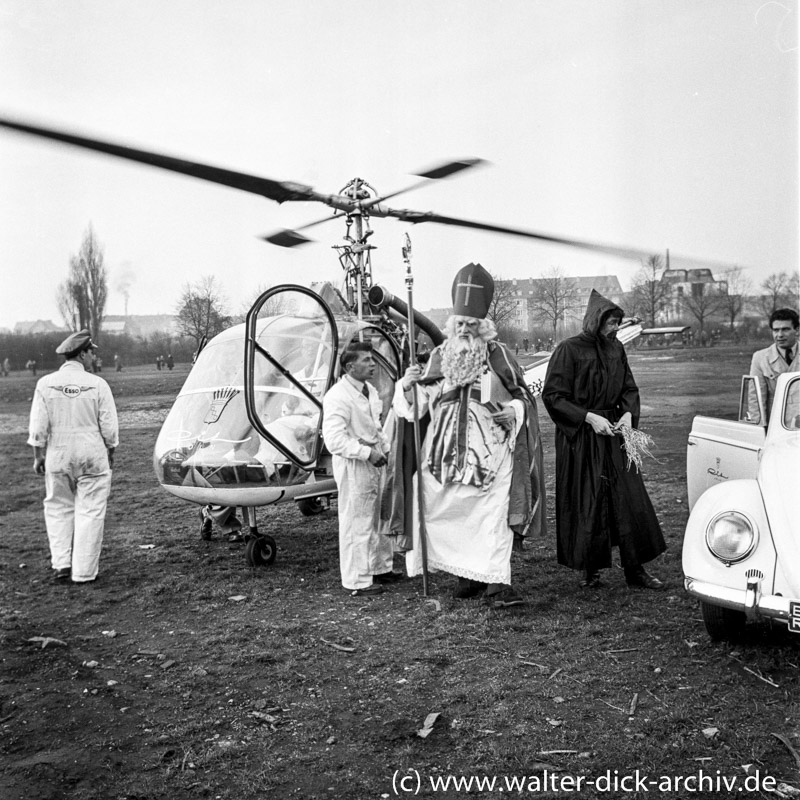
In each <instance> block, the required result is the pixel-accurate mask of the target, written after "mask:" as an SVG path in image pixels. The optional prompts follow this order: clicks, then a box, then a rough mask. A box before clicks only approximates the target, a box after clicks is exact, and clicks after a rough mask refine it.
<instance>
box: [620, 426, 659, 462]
mask: <svg viewBox="0 0 800 800" xmlns="http://www.w3.org/2000/svg"><path fill="white" fill-rule="evenodd" d="M617 432H618V433H619V434H620V435H621V436H622V447H623V448H624V450H625V455H626V456H627V457H628V469H630V468H631V464H635V465H636V471H637V472H641V470H642V461H643V460H644V457H645V456H648V457H649V458H655V456H654V455H653V453H652V451H651V449H650V448H651V447H652V446H653V445H654V444H655V442H654V441H653V437H652V436H650V435H649V434H647V433H645V432H644V431H640V430H637V429H636V428H631V427H630V426H628V425H623V426H622V427H620V428H619V429H618V431H617Z"/></svg>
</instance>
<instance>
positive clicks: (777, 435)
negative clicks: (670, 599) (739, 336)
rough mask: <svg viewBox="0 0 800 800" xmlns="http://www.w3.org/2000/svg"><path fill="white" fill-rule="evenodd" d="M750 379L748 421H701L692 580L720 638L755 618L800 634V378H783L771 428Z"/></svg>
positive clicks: (693, 467)
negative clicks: (782, 625) (782, 624)
mask: <svg viewBox="0 0 800 800" xmlns="http://www.w3.org/2000/svg"><path fill="white" fill-rule="evenodd" d="M766 420H767V417H766V415H765V414H764V403H763V398H762V396H761V389H760V387H759V386H758V381H757V380H756V379H755V378H753V377H748V376H745V377H744V378H743V379H742V394H741V400H740V406H739V419H738V420H724V419H715V418H712V417H695V419H694V422H693V424H692V432H691V434H690V436H689V444H688V447H687V458H686V477H687V486H688V491H689V508H690V510H691V515H690V516H689V521H688V523H687V525H686V535H685V537H684V541H683V573H684V576H685V586H686V590H687V591H688V592H689V594H691V595H693V596H694V597H697V598H698V599H699V601H700V608H701V611H702V615H703V621H704V622H705V625H706V629H707V630H708V633H709V635H710V636H711V638H713V639H725V638H731V637H733V636H735V635H736V634H737V633H738V632H739V631H741V629H742V628H743V627H744V624H745V622H746V621H747V620H754V621H755V620H761V619H771V620H778V621H781V622H784V623H786V624H787V625H788V627H789V630H790V631H792V632H794V633H800V373H786V374H784V375H781V376H780V377H779V378H778V382H777V386H776V390H775V399H774V403H773V406H772V413H771V415H770V419H769V422H768V423H767V421H766Z"/></svg>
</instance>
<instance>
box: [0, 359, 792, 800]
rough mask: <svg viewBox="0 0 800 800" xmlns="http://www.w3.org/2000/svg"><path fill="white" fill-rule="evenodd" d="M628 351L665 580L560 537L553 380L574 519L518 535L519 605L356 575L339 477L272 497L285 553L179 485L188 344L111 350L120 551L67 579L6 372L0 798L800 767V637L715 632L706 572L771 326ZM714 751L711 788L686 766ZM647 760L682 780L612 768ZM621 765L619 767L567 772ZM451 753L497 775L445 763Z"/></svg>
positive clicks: (398, 786)
mask: <svg viewBox="0 0 800 800" xmlns="http://www.w3.org/2000/svg"><path fill="white" fill-rule="evenodd" d="M631 363H632V367H633V370H634V374H635V376H636V378H637V380H638V382H639V384H640V387H641V389H642V395H643V404H644V408H643V414H642V422H641V427H642V428H643V429H644V430H646V431H647V432H648V433H650V434H651V435H652V436H653V438H654V439H655V441H656V451H655V456H656V459H655V460H652V461H650V462H648V464H647V470H646V479H647V485H648V488H649V491H650V493H651V497H652V499H653V502H654V504H655V506H656V509H657V511H658V514H659V518H660V520H661V522H662V525H663V528H664V532H665V536H666V539H667V542H668V546H669V550H668V552H667V553H666V554H665V555H664V556H662V557H661V558H660V559H658V561H657V562H656V563H655V564H654V565H653V571H654V572H655V573H656V574H658V575H659V576H661V577H663V578H664V579H665V580H666V581H667V583H668V588H667V591H665V592H661V593H654V592H647V591H643V590H635V589H629V588H627V587H626V585H625V583H624V578H623V576H622V572H621V570H619V569H614V570H612V571H610V573H611V574H608V575H606V576H605V586H604V588H602V589H600V590H596V591H594V590H588V591H587V590H582V589H580V588H579V585H578V576H577V575H576V574H575V573H572V572H571V571H569V570H566V569H564V568H561V567H559V566H558V565H557V564H556V560H555V547H554V540H553V532H552V531H553V528H552V508H553V506H552V490H553V485H552V475H553V428H552V425H551V424H550V422H549V420H547V417H546V413H545V412H544V410H543V409H542V408H540V417H541V420H542V427H543V437H544V442H545V446H546V472H547V476H548V489H549V491H550V492H551V497H550V498H549V499H550V503H549V509H550V512H551V520H550V522H551V530H550V533H549V534H548V535H547V536H546V537H543V538H541V539H535V540H530V541H528V543H527V546H526V549H525V550H524V552H523V553H521V554H519V555H518V556H516V557H515V562H514V565H513V570H514V581H515V585H516V586H517V587H518V588H519V590H520V591H521V592H522V593H523V594H524V595H525V597H526V601H527V602H526V604H525V605H524V606H522V607H520V608H518V609H510V610H506V611H492V610H490V609H488V608H487V607H486V606H485V605H484V604H483V603H482V602H481V601H480V600H479V599H476V600H468V601H456V600H454V599H452V598H451V596H450V589H451V588H452V586H453V584H454V579H453V578H452V577H450V576H447V575H441V574H440V575H434V576H432V580H431V591H430V593H429V597H428V598H424V597H423V596H422V589H421V581H420V580H419V579H414V580H410V581H405V582H403V583H401V584H399V585H397V587H396V588H392V589H391V591H389V592H387V593H386V594H384V595H382V596H380V597H378V598H376V599H373V600H370V599H364V598H351V597H349V596H348V595H346V594H345V593H344V592H343V591H342V589H341V588H340V583H339V576H338V563H337V541H336V529H337V528H336V513H335V501H334V503H333V506H332V507H331V508H330V509H329V510H327V511H325V512H324V513H323V514H321V515H320V516H317V517H303V516H301V514H300V513H299V511H298V510H297V509H296V508H295V507H293V506H280V507H277V508H271V509H261V510H260V511H259V524H260V527H261V529H262V530H263V531H265V532H269V533H271V534H273V535H274V536H275V537H276V539H277V540H278V547H279V550H278V558H277V561H276V563H275V564H274V565H272V566H271V567H267V568H257V569H254V568H251V567H249V566H248V565H247V564H246V562H245V558H244V553H243V547H242V545H240V544H231V543H228V542H227V541H225V540H224V539H223V538H221V537H220V536H219V535H215V536H214V538H213V539H212V540H211V541H203V540H201V539H200V537H199V535H198V515H197V509H196V507H193V506H188V505H186V504H185V503H182V502H181V501H179V500H177V499H176V498H174V497H172V496H171V495H169V494H167V493H166V492H165V491H164V490H163V489H161V488H160V487H159V486H158V484H157V482H156V480H155V477H154V473H153V469H152V463H151V461H152V449H153V445H154V443H155V438H156V435H157V432H158V428H159V425H160V423H161V421H162V420H163V418H164V417H165V416H166V412H167V409H168V408H169V405H170V403H171V400H172V398H173V397H174V395H175V393H176V392H177V390H178V388H179V387H180V385H181V383H182V381H183V379H184V378H185V376H186V369H185V368H181V367H180V366H179V367H178V369H176V371H175V372H171V373H157V372H155V370H154V369H153V368H151V369H145V368H141V369H139V370H130V371H128V370H126V371H125V372H124V373H120V374H114V373H110V374H108V375H107V376H105V377H107V378H108V380H109V383H110V384H111V387H112V390H113V392H114V394H115V397H116V399H117V404H118V408H119V411H120V419H121V426H122V431H121V439H122V442H121V445H120V448H119V451H118V454H117V461H116V468H115V472H114V479H113V489H112V498H111V501H110V505H109V512H108V518H107V525H106V541H105V545H104V550H103V556H102V560H101V574H100V577H99V578H98V580H97V582H96V583H94V584H88V585H84V586H79V585H78V586H72V585H66V586H64V585H56V584H55V583H53V582H52V579H51V571H50V564H49V556H48V549H47V543H46V538H45V532H44V523H43V516H42V507H41V500H42V495H43V482H42V479H41V478H39V477H37V476H35V475H34V474H33V473H32V470H31V464H32V458H31V453H30V448H29V447H27V446H26V445H25V439H26V427H27V414H28V408H29V398H30V396H31V394H32V389H33V385H34V379H33V378H32V377H31V376H27V375H20V374H15V375H12V376H11V377H10V378H6V379H2V380H0V442H1V443H2V449H0V466H2V474H3V475H5V476H6V485H5V486H4V489H3V493H2V499H0V583H2V589H1V591H0V610H1V612H2V616H1V618H0V663H1V664H2V666H1V667H0V670H1V671H0V732H1V733H2V736H1V738H0V798H2V800H18V799H19V800H21V798H31V799H32V800H57V799H59V798H76V799H77V798H80V800H89V799H90V798H91V799H92V800H100V799H101V798H115V799H117V800H156V799H157V798H158V799H161V798H163V799H164V800H167V799H168V800H181V799H182V798H197V797H209V798H220V800H223V799H224V800H227V799H228V798H230V799H231V800H233V799H236V800H246V799H247V798H263V797H275V798H292V797H297V798H352V799H353V800H362V798H363V800H367V798H382V797H394V796H398V795H405V794H415V795H417V796H420V797H434V796H436V797H449V798H456V797H481V798H499V797H504V796H507V795H508V794H509V793H514V794H517V795H522V796H530V797H534V796H535V797H564V796H574V797H586V798H590V797H618V798H624V797H630V798H633V797H645V796H647V795H648V794H649V795H651V796H652V795H653V794H659V795H660V796H664V797H674V798H684V797H689V796H691V797H716V796H719V795H720V794H722V793H723V790H722V789H718V788H714V785H713V779H716V780H717V784H716V786H717V787H719V785H720V783H719V782H720V780H721V779H722V778H726V779H728V780H731V779H733V778H735V779H736V780H737V781H738V783H737V784H736V788H733V789H731V790H730V791H733V792H742V793H743V794H756V795H761V796H764V797H779V796H781V795H779V794H775V793H774V792H764V791H757V790H755V789H753V790H752V791H751V789H752V788H753V786H754V785H755V784H754V783H753V779H754V777H755V776H760V777H764V776H771V777H773V778H775V779H776V782H781V781H782V782H785V783H786V784H789V785H791V786H795V787H800V761H798V760H796V757H795V751H797V750H800V723H798V710H799V708H798V688H799V687H800V668H799V666H798V665H800V637H798V636H794V635H792V634H788V633H786V632H783V631H781V630H773V629H771V628H769V627H765V626H752V627H748V630H747V632H746V634H745V636H744V637H743V638H742V640H741V641H739V642H736V643H735V644H725V643H714V642H711V641H710V639H709V638H708V636H707V635H706V632H705V629H704V627H703V624H702V622H701V620H700V615H699V610H698V608H697V606H696V604H695V603H694V601H692V600H691V599H690V598H688V597H687V596H686V594H685V592H684V591H683V586H682V573H681V567H680V550H681V541H682V536H683V530H684V526H685V523H686V518H687V509H686V485H685V458H686V439H687V435H688V433H689V430H690V427H691V421H692V417H693V416H694V415H695V414H698V413H701V414H706V415H710V416H728V417H732V416H734V414H735V410H736V404H737V398H738V387H739V376H740V375H741V374H742V373H743V372H745V371H746V369H747V365H748V363H749V352H744V351H740V350H737V349H734V348H713V349H710V350H686V351H680V350H662V349H653V350H652V351H651V350H645V349H642V350H639V351H634V352H633V353H632V355H631ZM397 567H398V568H399V567H401V563H400V561H399V559H398V562H397ZM431 714H438V715H439V716H438V717H436V718H435V720H434V721H432V725H429V726H428V727H429V728H431V730H429V734H428V735H425V736H421V735H420V733H419V732H420V731H421V730H423V729H424V728H425V727H426V726H425V721H426V718H428V715H431ZM429 721H431V720H429ZM615 770H616V771H617V772H616V773H615V772H614V771H615ZM637 770H638V773H637V772H636V771H637ZM701 772H702V773H703V774H705V775H706V776H710V777H709V780H712V785H711V788H710V789H708V788H707V789H706V790H703V789H702V786H703V785H705V786H706V787H708V785H709V784H701V788H700V790H699V791H692V792H690V791H689V790H688V789H687V791H684V790H683V789H681V788H680V787H675V779H676V778H680V779H686V778H691V777H692V776H694V777H697V776H698V775H700V774H701ZM635 774H636V775H638V776H639V777H640V779H642V777H643V776H645V777H647V779H649V780H657V779H661V780H662V783H660V784H659V787H660V791H658V792H657V791H656V784H653V783H650V784H648V785H646V789H647V790H646V791H645V789H644V788H642V787H643V786H645V784H642V783H640V784H638V786H637V785H635V784H633V783H632V782H629V783H625V784H619V783H618V784H614V783H613V781H614V780H617V781H618V782H619V780H621V779H622V778H623V777H625V776H633V775H635ZM603 775H608V778H609V785H608V791H601V789H599V788H595V789H592V790H585V791H580V792H576V791H575V790H574V789H573V790H572V792H571V793H569V792H565V791H556V790H555V789H554V788H553V785H552V784H548V783H547V780H548V777H547V776H550V779H552V778H553V776H559V777H561V778H564V777H569V776H572V777H573V778H574V779H576V780H577V779H578V778H580V777H581V776H583V777H584V778H585V777H587V776H591V777H594V778H597V777H598V776H603ZM449 776H454V777H456V778H463V779H464V781H466V780H467V779H472V780H473V783H471V784H469V785H468V784H467V783H465V782H464V783H461V784H459V785H456V784H455V783H452V782H451V783H450V784H449V788H444V784H440V785H439V788H437V787H436V782H437V781H440V780H441V781H445V780H446V779H447V778H448V777H449ZM509 776H511V777H514V776H516V777H517V778H524V779H525V782H524V784H523V788H522V789H520V790H519V791H515V792H512V790H511V789H509V788H508V786H509V784H507V783H500V781H501V780H508V778H509ZM748 777H749V778H750V779H751V783H750V784H749V785H748V786H746V785H745V783H744V782H745V780H746V779H748ZM476 778H479V779H486V780H488V779H491V778H494V779H495V784H494V786H493V787H492V786H491V785H490V784H489V783H483V784H478V783H475V782H474V780H475V779H476ZM663 779H669V780H671V781H672V782H671V783H669V784H665V783H663ZM417 781H419V783H417ZM537 781H538V782H537ZM686 786H687V787H688V784H686ZM695 788H697V786H696V785H695ZM784 796H789V795H786V794H784Z"/></svg>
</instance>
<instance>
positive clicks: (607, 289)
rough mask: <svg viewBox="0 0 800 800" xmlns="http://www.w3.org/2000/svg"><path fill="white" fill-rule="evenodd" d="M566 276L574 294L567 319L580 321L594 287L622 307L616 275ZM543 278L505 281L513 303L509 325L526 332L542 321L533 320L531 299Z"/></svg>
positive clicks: (623, 295)
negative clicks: (574, 301) (575, 297)
mask: <svg viewBox="0 0 800 800" xmlns="http://www.w3.org/2000/svg"><path fill="white" fill-rule="evenodd" d="M567 279H568V280H570V281H572V282H573V284H574V286H575V289H576V293H577V302H576V303H575V305H574V307H573V308H572V309H571V310H570V311H569V312H568V313H567V321H576V322H580V321H581V320H583V315H584V314H585V313H586V306H587V305H588V304H589V295H591V293H592V289H596V290H597V291H598V292H600V294H602V295H603V297H607V298H608V299H609V300H611V302H612V303H617V304H618V305H621V306H622V307H623V308H624V300H625V292H624V291H623V290H622V286H620V282H619V280H618V278H617V276H616V275H591V276H588V277H576V278H572V277H568V278H567ZM546 280H548V279H547V278H521V279H520V278H512V279H511V280H508V281H505V283H506V284H509V285H510V287H511V291H512V297H513V300H514V304H515V308H514V315H513V327H515V328H519V329H520V330H522V331H526V330H531V329H533V328H534V327H537V326H539V325H541V324H542V321H541V320H538V319H537V315H536V311H535V309H534V307H533V305H532V303H531V300H532V298H533V295H534V294H535V292H536V288H537V285H538V284H540V283H542V282H543V281H546Z"/></svg>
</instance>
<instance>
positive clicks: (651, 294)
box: [630, 255, 672, 327]
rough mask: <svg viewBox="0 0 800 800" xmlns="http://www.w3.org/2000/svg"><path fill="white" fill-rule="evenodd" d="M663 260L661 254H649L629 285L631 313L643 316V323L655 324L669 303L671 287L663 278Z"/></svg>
mask: <svg viewBox="0 0 800 800" xmlns="http://www.w3.org/2000/svg"><path fill="white" fill-rule="evenodd" d="M663 276H664V262H663V261H662V258H661V256H659V255H653V256H650V257H649V258H648V259H647V261H646V262H644V263H642V266H641V268H640V269H639V271H638V272H637V273H636V275H635V277H634V279H633V286H632V287H631V293H630V297H631V302H632V305H633V307H632V308H631V314H635V315H637V316H641V317H643V318H644V321H645V324H646V325H650V326H651V327H653V326H655V324H656V321H657V320H658V317H659V315H660V314H661V312H662V311H664V309H666V308H667V306H668V305H669V300H670V297H671V293H672V289H671V287H670V285H669V284H668V283H667V282H666V281H665V280H663Z"/></svg>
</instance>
